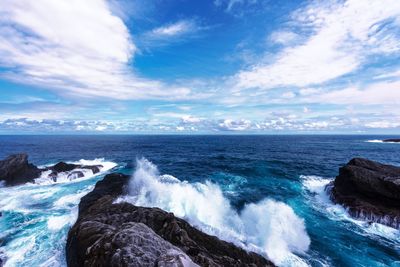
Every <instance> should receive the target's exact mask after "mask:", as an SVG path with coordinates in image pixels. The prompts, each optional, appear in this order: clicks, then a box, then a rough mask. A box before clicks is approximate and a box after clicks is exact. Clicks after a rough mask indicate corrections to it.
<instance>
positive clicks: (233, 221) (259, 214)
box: [117, 159, 310, 266]
mask: <svg viewBox="0 0 400 267" xmlns="http://www.w3.org/2000/svg"><path fill="white" fill-rule="evenodd" d="M129 188H130V192H129V195H128V196H124V197H121V198H120V199H118V200H117V202H121V201H128V202H131V203H133V204H135V205H138V206H146V207H159V208H161V209H164V210H167V211H169V212H173V213H174V214H175V215H176V216H178V217H180V218H184V219H186V220H187V221H189V222H190V223H191V224H192V225H194V226H196V227H198V228H200V229H201V230H202V231H204V232H206V233H208V234H212V235H217V236H218V237H220V238H221V239H223V240H226V241H230V242H233V243H235V244H237V245H238V246H240V247H243V248H245V249H248V250H252V251H255V252H258V253H262V254H264V255H267V256H268V258H270V259H271V260H272V261H274V262H275V263H276V264H278V265H281V266H307V264H306V262H305V261H304V260H302V259H301V258H300V257H299V256H297V255H296V254H298V255H301V254H304V253H305V252H306V251H307V250H308V247H309V245H310V238H309V237H308V235H307V232H306V229H305V225H304V221H303V219H301V218H299V217H298V216H297V215H296V214H295V213H294V211H293V210H292V208H291V207H290V206H288V205H286V204H285V203H282V202H277V201H274V200H272V199H264V200H262V201H260V202H259V203H251V204H248V205H246V206H245V207H244V208H243V210H242V211H241V212H237V211H236V210H235V209H233V208H232V206H231V205H230V203H229V200H228V199H227V198H225V197H224V195H223V192H222V190H221V189H220V188H219V186H218V185H216V184H213V183H211V182H205V183H195V184H191V183H188V182H186V181H180V180H179V179H177V178H175V177H173V176H171V175H160V174H159V172H158V170H157V167H156V166H155V165H154V164H152V163H151V162H150V161H148V160H146V159H140V160H138V161H137V168H136V171H135V173H134V175H133V177H132V179H131V180H130V185H129Z"/></svg>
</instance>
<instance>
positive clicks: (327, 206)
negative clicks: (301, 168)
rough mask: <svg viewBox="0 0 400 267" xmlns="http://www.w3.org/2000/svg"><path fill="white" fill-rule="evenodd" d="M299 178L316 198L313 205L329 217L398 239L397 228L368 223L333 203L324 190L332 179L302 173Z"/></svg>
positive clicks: (373, 233)
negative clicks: (355, 217) (353, 216)
mask: <svg viewBox="0 0 400 267" xmlns="http://www.w3.org/2000/svg"><path fill="white" fill-rule="evenodd" d="M300 178H301V179H302V182H303V186H304V188H305V189H306V190H307V191H308V192H310V193H312V194H313V195H314V198H315V199H316V200H317V202H316V203H315V202H314V204H315V205H314V207H315V208H317V209H319V210H321V211H324V212H326V213H327V214H328V216H329V217H330V218H331V219H334V220H345V221H350V222H352V223H354V224H356V225H357V226H359V227H360V228H361V229H362V230H363V231H364V232H366V233H368V234H372V235H378V236H381V237H385V238H387V239H390V240H399V238H400V231H399V230H397V229H394V228H391V227H389V226H386V225H383V224H379V223H369V222H366V221H363V220H357V219H354V218H352V217H351V216H350V215H349V214H348V212H347V211H346V209H345V208H343V207H342V206H341V205H338V204H334V203H333V202H332V201H331V200H330V199H329V196H328V193H327V192H326V190H325V187H326V185H328V184H329V183H330V182H331V181H333V179H327V178H323V177H319V176H313V175H310V176H305V175H302V176H300Z"/></svg>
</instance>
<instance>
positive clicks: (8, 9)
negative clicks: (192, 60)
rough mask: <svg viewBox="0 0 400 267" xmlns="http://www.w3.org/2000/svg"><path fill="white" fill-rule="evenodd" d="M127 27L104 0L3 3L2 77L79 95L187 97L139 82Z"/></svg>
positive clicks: (184, 90)
mask: <svg viewBox="0 0 400 267" xmlns="http://www.w3.org/2000/svg"><path fill="white" fill-rule="evenodd" d="M135 51H136V47H135V44H134V43H133V41H132V39H131V36H130V34H129V32H128V29H127V27H126V25H125V24H124V22H123V21H122V20H121V19H120V18H119V17H117V16H115V15H114V14H112V13H111V11H110V9H109V6H108V5H107V2H106V1H105V0H86V1H81V0H63V1H61V0H60V1H51V0H35V1H28V0H4V1H2V3H1V4H0V65H3V66H6V67H8V68H11V70H10V71H9V72H7V73H3V74H2V76H3V77H6V78H9V79H13V80H16V81H18V82H25V83H30V84H37V85H41V86H45V87H48V88H62V89H63V90H60V89H58V92H60V93H63V94H69V95H75V96H79V97H82V96H97V97H110V98H116V99H140V98H167V99H168V98H181V97H182V98H185V97H187V96H188V95H189V93H190V90H189V89H188V88H184V87H168V86H166V85H164V84H162V83H161V82H158V81H153V80H148V79H144V78H141V77H138V76H137V75H136V74H135V73H133V72H132V70H131V68H130V67H129V66H128V63H129V61H130V60H132V59H133V58H134V54H135Z"/></svg>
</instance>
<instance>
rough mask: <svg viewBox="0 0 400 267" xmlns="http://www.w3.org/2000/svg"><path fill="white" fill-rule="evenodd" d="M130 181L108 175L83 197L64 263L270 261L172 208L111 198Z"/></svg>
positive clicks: (233, 263)
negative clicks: (195, 224)
mask: <svg viewBox="0 0 400 267" xmlns="http://www.w3.org/2000/svg"><path fill="white" fill-rule="evenodd" d="M128 180H129V176H127V175H123V174H116V173H114V174H109V175H107V176H105V177H104V179H103V180H101V181H99V182H97V184H96V186H95V188H94V190H93V191H92V192H90V193H89V194H87V195H86V196H84V197H83V198H82V199H81V202H80V204H79V217H78V220H77V222H76V223H75V225H74V226H73V227H72V228H71V230H70V231H69V234H68V239H67V245H66V254H67V263H68V266H70V267H77V266H197V265H200V266H273V264H272V263H271V262H270V261H268V260H267V259H265V258H264V257H262V256H260V255H258V254H256V253H252V252H247V251H245V250H243V249H241V248H238V247H236V246H235V245H233V244H231V243H228V242H225V241H222V240H220V239H218V238H217V237H215V236H210V235H207V234H205V233H203V232H201V231H199V230H198V229H196V228H194V227H192V226H191V225H190V224H189V223H187V222H186V221H184V220H182V219H179V218H177V217H175V216H174V215H173V214H172V213H168V212H166V211H163V210H161V209H158V208H144V207H137V206H134V205H132V204H129V203H114V202H115V200H116V198H117V197H118V196H120V195H121V194H124V193H126V185H127V183H128ZM146 229H147V230H146ZM144 236H145V238H144ZM160 239H161V240H160ZM139 244H141V245H139Z"/></svg>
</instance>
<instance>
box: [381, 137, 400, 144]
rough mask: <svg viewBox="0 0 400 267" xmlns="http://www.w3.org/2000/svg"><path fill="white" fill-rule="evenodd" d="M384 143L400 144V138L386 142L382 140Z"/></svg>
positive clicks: (386, 140)
mask: <svg viewBox="0 0 400 267" xmlns="http://www.w3.org/2000/svg"><path fill="white" fill-rule="evenodd" d="M382 142H386V143H400V138H392V139H385V140H382Z"/></svg>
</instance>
